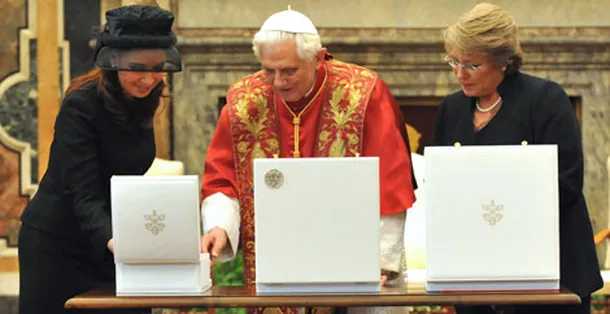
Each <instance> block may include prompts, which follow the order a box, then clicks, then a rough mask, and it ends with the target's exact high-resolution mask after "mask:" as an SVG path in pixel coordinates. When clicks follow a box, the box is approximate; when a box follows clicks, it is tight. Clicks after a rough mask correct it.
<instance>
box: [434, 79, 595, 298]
mask: <svg viewBox="0 0 610 314" xmlns="http://www.w3.org/2000/svg"><path fill="white" fill-rule="evenodd" d="M498 92H499V93H500V96H501V97H502V107H501V108H500V110H499V111H498V113H496V115H495V116H494V117H493V119H492V120H491V121H489V123H488V124H487V125H486V126H485V127H484V128H483V129H481V130H480V131H478V132H475V131H474V126H473V112H474V110H475V109H474V108H475V98H474V97H466V96H465V95H464V93H463V92H462V91H459V92H456V93H454V94H451V95H449V96H447V97H446V98H445V99H444V100H443V102H442V103H441V105H440V109H439V114H438V119H437V124H436V132H435V138H434V141H435V144H436V145H453V144H454V143H455V142H460V143H461V144H463V145H511V144H512V145H515V144H520V143H521V142H522V141H524V140H525V141H527V142H528V143H530V144H557V145H558V151H559V238H560V268H561V283H562V285H564V286H565V287H567V288H568V289H570V290H572V291H573V292H575V293H577V294H579V295H581V296H586V295H589V294H590V293H591V292H593V291H595V290H597V289H599V288H600V287H601V286H602V284H603V282H602V279H601V276H600V273H599V266H598V262H597V256H596V255H595V247H594V243H593V231H592V228H591V223H590V220H589V214H588V211H587V205H586V203H585V198H584V196H583V194H582V185H583V156H582V145H581V138H580V131H579V126H578V123H577V121H576V117H575V115H574V110H573V109H572V106H571V104H570V100H569V98H568V96H567V95H566V93H565V92H564V91H563V89H562V88H561V86H559V85H558V84H557V83H555V82H551V81H548V80H543V79H540V78H536V77H533V76H530V75H527V74H523V73H516V74H514V75H509V76H507V77H505V78H504V80H503V81H502V83H501V84H500V85H499V86H498ZM524 258H526V257H524ZM524 262H525V260H524Z"/></svg>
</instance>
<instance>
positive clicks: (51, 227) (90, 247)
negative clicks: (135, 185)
mask: <svg viewBox="0 0 610 314" xmlns="http://www.w3.org/2000/svg"><path fill="white" fill-rule="evenodd" d="M154 156H155V142H154V134H153V129H152V128H143V127H141V126H140V125H138V124H136V123H119V122H118V121H117V120H116V119H115V116H114V115H113V113H111V112H110V111H109V110H107V109H106V106H105V100H104V98H103V97H101V96H100V95H98V92H97V89H96V85H95V84H88V85H87V86H85V87H83V88H82V89H80V90H77V91H74V92H73V93H71V94H69V95H68V96H66V98H65V99H64V101H63V104H62V106H61V108H60V111H59V114H58V116H57V120H56V122H55V134H54V138H53V143H52V144H51V152H50V157H49V165H48V169H47V172H46V173H45V175H44V177H43V178H42V180H41V182H40V185H39V188H38V191H37V192H36V195H35V196H34V198H33V199H32V201H31V202H30V204H29V205H28V207H27V208H26V209H25V211H24V213H23V215H22V218H21V219H22V221H23V223H24V224H25V225H28V226H30V227H33V228H36V229H39V230H42V231H45V232H47V233H51V234H54V235H58V236H62V237H68V238H71V239H83V242H84V243H85V245H83V250H86V251H87V252H86V254H87V255H88V256H90V257H91V258H92V259H93V260H96V261H99V262H104V261H106V260H109V259H110V260H111V258H112V257H111V254H110V252H109V251H108V250H107V249H106V242H108V240H109V239H110V238H111V237H112V230H111V222H110V177H111V176H112V175H115V174H124V175H127V174H131V175H139V174H143V173H144V172H145V171H146V170H147V169H148V168H149V167H150V165H151V164H152V161H153V159H154ZM60 251H61V249H60Z"/></svg>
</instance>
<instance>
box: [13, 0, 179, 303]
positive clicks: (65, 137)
mask: <svg viewBox="0 0 610 314" xmlns="http://www.w3.org/2000/svg"><path fill="white" fill-rule="evenodd" d="M106 17H107V21H108V24H107V25H106V28H105V29H104V31H103V32H102V33H101V34H100V36H99V38H98V47H97V49H96V68H95V69H94V70H93V71H91V72H90V73H88V74H85V75H83V76H81V77H78V78H76V79H75V80H74V81H73V82H72V83H71V85H70V87H69V88H68V90H67V91H66V96H65V98H64V100H63V103H62V106H61V109H60V111H59V114H58V116H57V120H56V122H55V134H54V138H53V143H52V145H51V153H50V158H49V164H48V169H47V172H46V173H45V175H44V177H43V178H42V180H41V182H40V185H39V189H38V192H37V193H36V195H35V197H34V198H33V199H32V201H31V202H30V204H29V206H28V207H27V208H26V210H25V212H24V213H23V216H22V222H23V225H22V228H21V232H20V235H19V266H20V295H19V311H20V313H22V314H34V313H66V311H65V310H64V303H65V301H66V300H67V299H68V298H70V297H72V296H74V295H76V294H78V293H82V292H84V291H87V290H89V289H92V288H94V287H97V286H101V285H112V284H114V263H113V257H112V250H113V246H112V243H113V241H112V231H111V221H110V216H111V215H110V177H111V176H112V175H140V174H143V173H144V172H145V171H146V170H147V169H148V168H149V167H150V165H151V163H152V161H153V159H154V157H155V144H154V135H153V127H152V124H153V123H152V120H153V117H154V114H155V111H156V109H157V107H158V106H159V100H160V97H161V93H162V90H163V88H164V83H163V76H164V74H163V72H171V71H178V70H180V57H179V54H178V52H177V51H176V49H175V47H174V44H175V36H174V34H173V33H172V32H171V25H172V22H173V15H172V14H171V13H170V12H167V11H164V10H161V9H159V8H157V7H152V6H127V7H121V8H118V9H114V10H110V11H108V12H107V13H106Z"/></svg>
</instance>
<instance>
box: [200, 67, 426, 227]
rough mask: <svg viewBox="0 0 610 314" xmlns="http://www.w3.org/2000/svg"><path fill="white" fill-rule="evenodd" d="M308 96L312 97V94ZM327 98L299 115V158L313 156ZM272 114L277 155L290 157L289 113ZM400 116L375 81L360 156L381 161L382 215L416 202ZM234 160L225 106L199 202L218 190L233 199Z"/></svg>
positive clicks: (278, 104)
mask: <svg viewBox="0 0 610 314" xmlns="http://www.w3.org/2000/svg"><path fill="white" fill-rule="evenodd" d="M318 77H320V75H318ZM319 84H320V80H318V81H317V84H316V87H318V85H319ZM322 88H323V87H322ZM314 89H315V88H314ZM312 94H315V90H314V91H312ZM326 99H327V97H325V96H323V95H322V97H317V99H316V100H315V101H314V103H312V104H311V106H310V107H308V108H307V109H306V111H305V112H304V113H303V115H302V116H301V129H300V132H301V136H300V151H301V156H303V157H311V156H312V155H313V152H314V148H315V145H316V144H317V143H316V139H317V136H316V135H317V129H318V120H319V114H320V111H321V109H322V102H323V101H326ZM276 110H277V113H278V116H279V121H280V124H279V126H280V131H279V132H280V157H290V156H292V153H293V139H294V137H293V136H294V130H293V125H292V115H291V114H290V112H289V111H288V109H287V108H286V106H285V105H284V104H283V103H281V102H278V101H276ZM398 112H399V111H398V109H397V105H396V103H395V101H394V98H393V97H392V95H391V94H390V91H389V89H388V87H387V86H386V84H385V83H384V82H383V81H382V80H378V81H377V83H376V86H375V89H374V90H373V94H372V95H371V100H370V101H369V104H368V107H367V110H366V115H365V121H364V135H363V139H362V143H363V149H362V155H363V156H379V157H380V182H381V187H380V188H381V195H380V198H381V214H382V215H389V214H395V213H401V212H403V211H404V210H405V209H407V208H409V207H411V204H412V203H413V202H414V201H415V195H414V193H413V185H412V182H413V180H412V177H411V174H412V172H411V159H410V156H409V154H408V149H407V147H406V144H405V141H404V140H403V137H402V135H401V128H404V125H403V124H402V123H401V122H400V121H401V119H400V118H399V117H397V116H396V114H397V113H398ZM233 158H234V155H233V152H232V139H231V133H230V125H229V115H228V111H227V108H226V107H225V108H223V110H222V112H221V114H220V118H219V120H218V124H217V127H216V131H215V133H214V136H213V138H212V141H211V143H210V145H209V146H208V151H207V157H206V161H205V168H204V174H203V183H202V188H201V196H202V199H204V198H206V197H208V196H209V195H212V194H214V193H216V192H222V193H224V194H225V195H227V196H229V197H233V198H237V182H236V175H235V171H234V162H233Z"/></svg>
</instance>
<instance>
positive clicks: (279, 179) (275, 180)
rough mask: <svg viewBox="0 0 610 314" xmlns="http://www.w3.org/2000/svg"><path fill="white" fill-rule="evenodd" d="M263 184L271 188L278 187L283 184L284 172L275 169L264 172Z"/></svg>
mask: <svg viewBox="0 0 610 314" xmlns="http://www.w3.org/2000/svg"><path fill="white" fill-rule="evenodd" d="M265 184H267V186H268V187H270V188H272V189H279V188H280V187H281V186H282V184H284V174H283V173H282V172H281V171H279V170H277V169H271V170H269V171H267V173H265Z"/></svg>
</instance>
